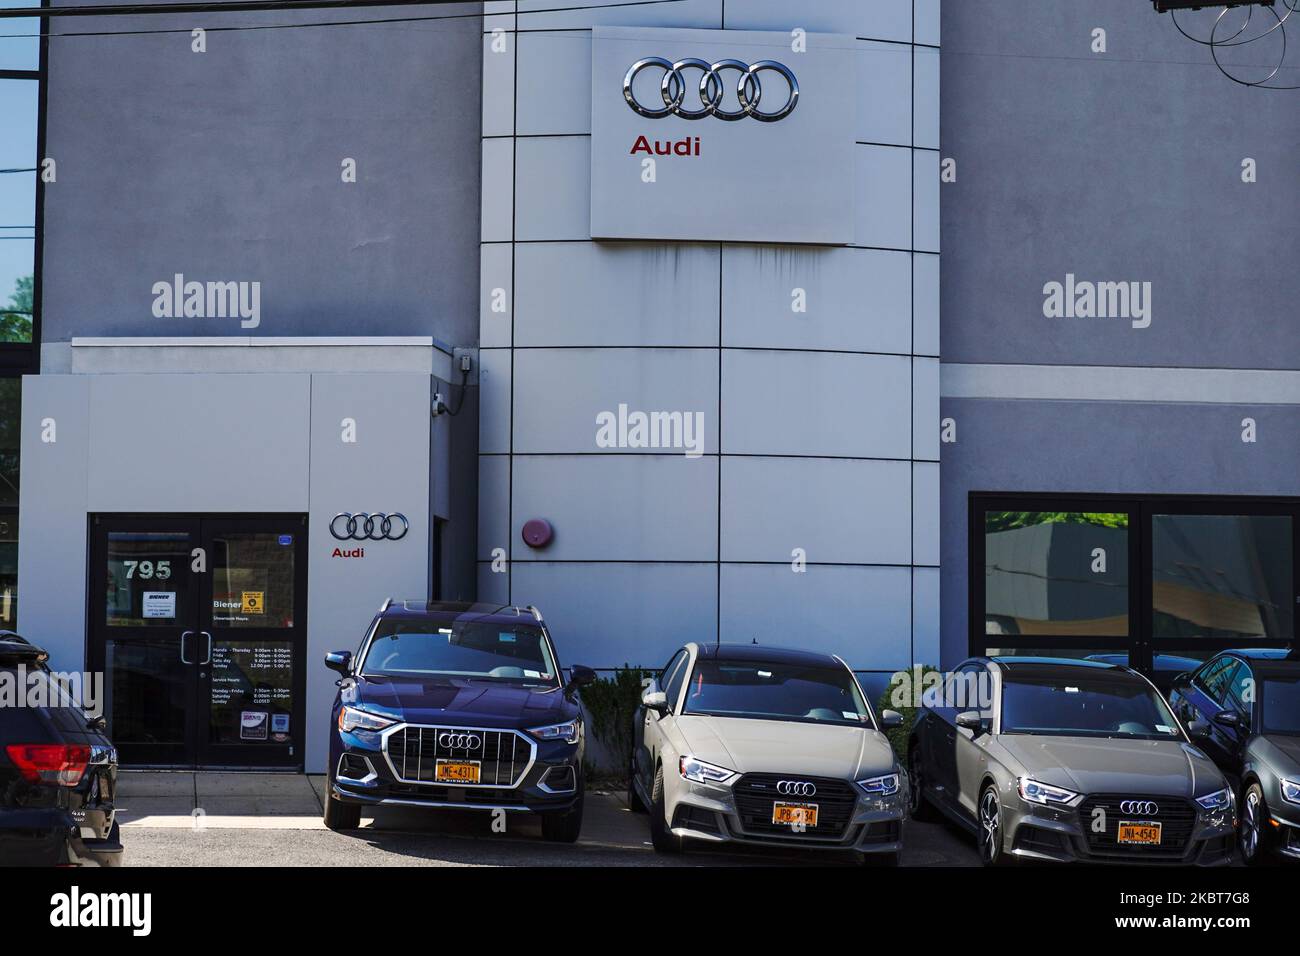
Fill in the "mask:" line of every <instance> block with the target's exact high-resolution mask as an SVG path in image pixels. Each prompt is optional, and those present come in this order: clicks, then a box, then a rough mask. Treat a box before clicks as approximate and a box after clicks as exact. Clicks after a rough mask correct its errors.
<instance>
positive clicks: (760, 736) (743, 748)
mask: <svg viewBox="0 0 1300 956" xmlns="http://www.w3.org/2000/svg"><path fill="white" fill-rule="evenodd" d="M677 730H678V732H679V733H680V734H681V736H682V739H683V742H684V744H685V746H686V748H687V749H688V750H689V752H690V753H691V755H693V756H695V757H698V758H700V759H701V760H706V761H708V762H709V763H715V764H718V765H720V766H723V767H726V768H727V769H728V770H735V771H736V772H737V773H802V774H807V775H808V776H810V777H836V778H839V779H858V778H859V777H860V776H862V775H864V774H867V773H888V772H889V771H891V770H892V769H893V768H894V763H895V761H894V752H893V749H892V748H891V747H890V745H889V741H888V740H887V739H886V738H885V737H884V735H882V734H880V733H877V732H876V731H874V730H871V729H869V728H866V727H850V726H842V725H837V724H813V723H800V722H797V721H785V720H750V719H746V718H741V717H706V716H703V715H691V714H686V715H683V716H681V717H678V718H677Z"/></svg>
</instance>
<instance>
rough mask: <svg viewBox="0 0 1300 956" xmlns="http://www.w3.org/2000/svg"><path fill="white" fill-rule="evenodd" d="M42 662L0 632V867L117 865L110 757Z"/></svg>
mask: <svg viewBox="0 0 1300 956" xmlns="http://www.w3.org/2000/svg"><path fill="white" fill-rule="evenodd" d="M48 658H49V655H48V654H46V653H45V651H43V650H42V649H41V648H39V647H37V646H35V645H34V644H31V643H29V642H28V641H26V640H25V639H24V638H22V637H20V636H19V635H17V634H15V633H13V632H12V631H0V674H3V676H4V679H5V680H6V682H8V683H10V684H11V686H12V687H13V688H14V691H15V693H14V696H13V699H11V700H6V701H5V702H4V703H3V704H0V866H19V865H31V866H118V865H120V863H121V861H122V842H121V839H120V836H121V830H120V828H119V826H118V823H117V820H116V819H115V816H116V811H115V808H114V804H113V799H114V794H115V792H116V788H117V751H116V750H114V749H113V745H112V743H111V742H110V741H109V739H108V738H107V737H106V736H105V735H104V729H103V728H104V722H103V719H102V718H93V719H92V718H87V716H86V714H85V712H84V711H83V710H82V709H81V707H80V706H79V702H78V701H75V700H73V699H71V698H70V697H69V696H68V695H67V693H66V692H65V691H64V690H63V688H62V687H61V686H60V685H59V684H58V683H57V682H56V681H55V680H54V679H53V677H52V675H51V674H50V671H49V668H48V666H47V664H46V661H47V660H48Z"/></svg>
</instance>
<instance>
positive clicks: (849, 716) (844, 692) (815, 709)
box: [683, 660, 870, 726]
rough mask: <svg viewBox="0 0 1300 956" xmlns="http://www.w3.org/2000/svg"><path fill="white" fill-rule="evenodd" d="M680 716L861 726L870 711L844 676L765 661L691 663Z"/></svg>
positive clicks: (835, 671) (841, 672)
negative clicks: (691, 669) (697, 715)
mask: <svg viewBox="0 0 1300 956" xmlns="http://www.w3.org/2000/svg"><path fill="white" fill-rule="evenodd" d="M683 713H687V714H709V715H712V716H715V717H754V718H761V719H770V720H807V721H815V722H818V723H833V724H854V725H859V726H860V725H862V724H867V723H869V722H870V716H869V714H870V711H868V710H867V704H866V701H865V700H863V698H862V694H861V692H860V691H859V690H858V686H857V683H856V682H855V681H854V680H853V675H851V674H850V673H849V672H848V670H846V669H844V668H838V667H823V666H807V665H803V664H779V663H769V662H765V661H725V660H711V661H696V664H695V669H694V670H693V671H692V672H691V678H690V683H689V685H688V686H687V688H686V701H685V705H684V707H683Z"/></svg>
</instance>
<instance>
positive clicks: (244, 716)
mask: <svg viewBox="0 0 1300 956" xmlns="http://www.w3.org/2000/svg"><path fill="white" fill-rule="evenodd" d="M270 716H271V715H270V714H268V713H267V712H266V711H264V710H245V711H241V712H240V714H239V738H240V739H241V740H265V739H266V736H267V726H268V719H267V718H269V717H270Z"/></svg>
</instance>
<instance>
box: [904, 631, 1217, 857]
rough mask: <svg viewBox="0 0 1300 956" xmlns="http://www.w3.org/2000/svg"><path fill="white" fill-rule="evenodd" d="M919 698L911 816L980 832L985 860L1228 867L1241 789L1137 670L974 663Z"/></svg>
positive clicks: (1037, 661) (1034, 661) (1035, 661)
mask: <svg viewBox="0 0 1300 956" xmlns="http://www.w3.org/2000/svg"><path fill="white" fill-rule="evenodd" d="M921 702H922V704H923V705H924V707H923V709H922V711H921V712H920V716H919V717H918V720H917V723H916V727H915V729H914V731H913V734H912V737H911V746H910V748H909V755H908V770H909V776H910V777H911V787H912V800H911V806H910V809H911V812H912V815H913V816H914V817H916V818H918V819H923V818H925V817H926V816H929V815H933V813H934V812H935V811H938V812H940V813H943V814H945V815H946V816H948V817H950V818H952V819H953V820H955V821H956V822H957V823H959V824H960V825H962V826H963V827H965V828H967V829H969V830H970V831H971V832H972V833H974V834H975V835H976V836H977V839H978V841H979V848H980V856H981V859H982V860H983V862H984V863H985V864H986V865H997V864H1003V863H1009V862H1011V861H1014V860H1024V859H1031V860H1052V861H1061V862H1064V861H1072V860H1083V861H1088V862H1094V863H1177V864H1196V865H1207V866H1208V865H1223V864H1227V863H1228V862H1230V860H1231V858H1232V854H1233V852H1234V848H1235V836H1234V826H1235V816H1236V800H1235V797H1234V795H1233V792H1232V790H1231V789H1230V788H1229V786H1228V783H1227V781H1226V780H1225V779H1224V777H1223V774H1222V773H1220V772H1219V770H1218V768H1216V767H1215V765H1214V763H1213V762H1212V761H1211V760H1210V759H1209V758H1208V757H1207V756H1206V755H1205V754H1204V753H1202V752H1201V751H1200V750H1199V749H1197V748H1196V747H1195V746H1194V745H1193V744H1192V743H1191V741H1190V740H1189V738H1188V736H1187V733H1186V731H1185V730H1184V729H1183V727H1182V725H1181V724H1180V723H1179V721H1178V718H1177V717H1175V716H1174V714H1173V712H1172V711H1171V710H1170V709H1169V706H1168V704H1166V703H1165V701H1164V699H1163V698H1162V697H1161V696H1160V693H1159V692H1158V691H1157V690H1156V689H1155V687H1154V686H1153V685H1152V684H1151V682H1150V681H1148V680H1147V679H1146V678H1145V677H1143V676H1142V675H1141V674H1138V673H1137V672H1136V671H1133V670H1130V669H1129V668H1127V667H1121V666H1119V665H1114V664H1103V663H1097V662H1091V661H1077V660H1056V659H1048V658H1028V657H1021V658H1015V657H1004V658H972V659H971V660H968V661H966V662H964V663H963V664H962V665H961V666H959V667H958V668H957V669H956V671H954V672H953V673H952V674H950V675H948V676H947V678H946V680H945V681H944V682H943V683H942V685H940V686H938V687H934V688H931V689H930V690H928V691H927V692H926V697H923V699H922V701H921Z"/></svg>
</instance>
